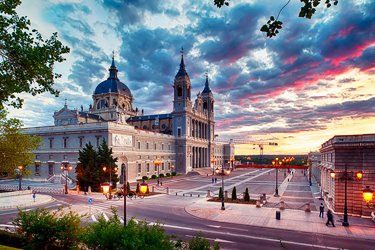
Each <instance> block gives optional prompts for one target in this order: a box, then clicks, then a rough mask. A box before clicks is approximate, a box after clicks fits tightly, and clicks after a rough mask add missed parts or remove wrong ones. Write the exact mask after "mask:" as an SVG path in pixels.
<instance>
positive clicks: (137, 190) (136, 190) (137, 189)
mask: <svg viewBox="0 0 375 250" xmlns="http://www.w3.org/2000/svg"><path fill="white" fill-rule="evenodd" d="M139 186H140V185H139V182H137V188H136V189H135V192H136V193H137V194H139V193H140V192H141V191H140V187H139Z"/></svg>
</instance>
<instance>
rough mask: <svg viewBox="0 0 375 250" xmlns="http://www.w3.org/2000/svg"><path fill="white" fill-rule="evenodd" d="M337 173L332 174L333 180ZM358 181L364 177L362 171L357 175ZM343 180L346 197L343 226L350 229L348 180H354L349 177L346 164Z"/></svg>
mask: <svg viewBox="0 0 375 250" xmlns="http://www.w3.org/2000/svg"><path fill="white" fill-rule="evenodd" d="M335 176H336V175H335V172H333V171H332V172H331V177H332V178H335ZM355 176H356V178H357V180H361V179H362V177H363V173H362V172H361V171H360V172H357V173H356V174H355ZM340 179H341V180H344V181H345V196H344V220H343V222H342V225H343V226H344V227H348V226H349V221H348V204H347V203H348V187H347V186H348V180H352V178H351V177H350V176H348V167H347V164H345V169H344V175H343V176H342V177H341V178H340Z"/></svg>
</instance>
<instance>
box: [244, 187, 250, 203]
mask: <svg viewBox="0 0 375 250" xmlns="http://www.w3.org/2000/svg"><path fill="white" fill-rule="evenodd" d="M243 200H244V201H250V195H249V189H248V188H246V190H245V194H244V196H243Z"/></svg>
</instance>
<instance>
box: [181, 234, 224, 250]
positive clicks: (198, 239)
mask: <svg viewBox="0 0 375 250" xmlns="http://www.w3.org/2000/svg"><path fill="white" fill-rule="evenodd" d="M187 243H188V245H189V247H188V249H189V250H211V244H210V241H209V240H207V239H206V238H204V237H203V235H202V232H199V233H198V235H196V236H194V237H193V238H191V240H189V241H188V242H187ZM213 249H214V250H217V249H220V247H219V242H215V243H214V248H213Z"/></svg>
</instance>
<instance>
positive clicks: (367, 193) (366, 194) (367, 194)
mask: <svg viewBox="0 0 375 250" xmlns="http://www.w3.org/2000/svg"><path fill="white" fill-rule="evenodd" d="M362 192H363V199H364V200H365V202H366V203H369V202H370V201H372V196H373V194H374V190H372V189H371V188H370V186H366V187H365V188H364V189H363V190H362Z"/></svg>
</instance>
